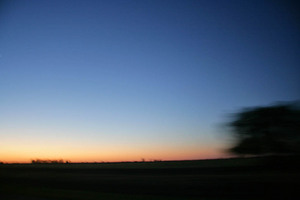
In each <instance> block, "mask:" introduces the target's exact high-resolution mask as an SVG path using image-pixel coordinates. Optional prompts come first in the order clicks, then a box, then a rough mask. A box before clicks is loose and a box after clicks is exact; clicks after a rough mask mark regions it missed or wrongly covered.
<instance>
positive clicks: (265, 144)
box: [229, 104, 300, 155]
mask: <svg viewBox="0 0 300 200" xmlns="http://www.w3.org/2000/svg"><path fill="white" fill-rule="evenodd" d="M229 125H230V126H231V127H232V128H233V134H234V137H235V138H236V141H237V142H236V144H235V145H234V146H233V147H232V148H231V149H230V152H232V153H235V154H239V155H265V154H273V155H274V154H277V155H279V154H299V153H300V110H299V107H297V106H296V105H295V104H284V105H276V106H269V107H257V108H251V109H247V110H244V111H242V112H240V113H237V114H236V115H235V119H234V120H233V121H232V122H231V123H230V124H229Z"/></svg>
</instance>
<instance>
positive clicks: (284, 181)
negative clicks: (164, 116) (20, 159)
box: [0, 156, 300, 200]
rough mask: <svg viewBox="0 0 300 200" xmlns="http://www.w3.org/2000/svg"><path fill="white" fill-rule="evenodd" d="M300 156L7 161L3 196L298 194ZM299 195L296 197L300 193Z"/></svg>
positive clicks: (207, 198)
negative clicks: (57, 161) (221, 158)
mask: <svg viewBox="0 0 300 200" xmlns="http://www.w3.org/2000/svg"><path fill="white" fill-rule="evenodd" d="M299 167H300V165H299V158H297V157H290V156H289V157H286V156H285V157H271V158H270V157H269V158H243V159H224V160H203V161H201V160H200V161H174V162H144V163H101V164H91V163H89V164H34V165H33V164H10V165H8V164H2V165H0V199H12V200H21V199H22V200H54V199H55V200H57V199H78V200H83V199H84V200H89V199H90V200H91V199H131V200H142V199H143V200H149V199H170V200H179V199H200V200H201V199H203V200H217V199H218V200H223V199H224V200H230V199H232V200H233V199H239V200H242V199H297V198H298V197H299V194H300V192H299V190H300V187H299V186H300V168H299ZM294 195H296V196H294Z"/></svg>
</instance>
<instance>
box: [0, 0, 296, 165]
mask: <svg viewBox="0 0 300 200" xmlns="http://www.w3.org/2000/svg"><path fill="white" fill-rule="evenodd" d="M294 2H296V1H294ZM0 6H1V7H0V76H1V78H0V92H1V98H0V110H1V112H0V127H1V128H0V136H1V142H0V144H1V143H3V144H1V145H2V146H3V145H4V143H5V145H4V147H2V149H1V148H0V152H1V153H0V155H1V154H2V155H3V156H4V157H5V156H7V157H8V155H10V156H11V157H13V155H15V157H16V159H17V158H18V159H25V158H27V157H28V156H29V155H30V156H32V154H34V155H35V156H45V157H58V156H59V157H68V158H72V159H75V160H76V159H77V158H75V157H74V156H73V154H72V151H73V152H74V149H75V148H76V147H78V146H80V145H81V146H80V147H81V149H83V150H82V152H86V154H88V153H90V152H97V151H99V152H101V154H95V155H94V157H91V158H88V159H89V160H93V159H94V160H101V159H104V160H105V159H107V160H118V159H122V158H124V159H129V160H130V159H131V160H132V159H139V158H141V157H145V158H149V159H150V158H151V156H152V158H155V159H177V158H178V159H184V158H187V159H190V158H205V157H217V156H221V153H219V150H220V149H222V148H224V146H226V140H225V141H222V140H220V137H219V134H220V133H219V131H220V130H219V129H218V128H216V127H217V126H218V124H219V123H222V122H224V121H225V120H227V118H226V115H227V114H228V113H232V112H236V111H237V110H239V109H240V108H243V107H249V106H258V105H269V104H270V103H274V102H277V101H292V100H297V99H300V98H299V97H300V92H299V91H300V81H299V75H300V73H299V72H300V70H299V53H300V52H299V14H298V13H299V9H298V8H299V7H298V6H297V5H296V4H294V3H293V1H261V0H260V1H221V0H220V1H183V0H182V1H173V0H172V1H171V0H170V1H168V0H160V1H150V0H149V1H147V0H145V1H138V0H134V1H127V0H125V1H64V0H60V1H38V0H34V1H33V0H23V1H21V0H16V1H3V2H2V4H0ZM33 138H34V139H33ZM16 140H17V141H19V143H20V144H19V143H18V142H16ZM32 140H34V141H36V142H35V144H41V143H43V144H45V145H44V146H43V147H41V146H39V145H36V146H35V145H34V144H31V143H30V142H29V141H32ZM26 143H30V144H31V147H30V148H31V150H27V151H28V152H27V154H26V156H27V157H26V156H25V155H23V154H22V153H18V152H19V151H20V152H21V151H23V152H24V151H25V152H26V150H24V149H26V148H27V147H26V145H25V146H24V144H26ZM65 143H67V144H68V145H69V148H68V149H69V152H68V151H67V150H64V148H63V147H62V146H63V144H65ZM21 144H22V145H23V146H24V147H22V148H21V149H20V150H15V146H16V145H18V146H20V145H21ZM22 145H21V146H22ZM54 147H55V152H56V151H57V152H56V153H53V152H54V150H53V149H54ZM100 147H101V148H103V149H101V148H100ZM98 148H100V149H98ZM127 148H128V152H127V151H125V150H124V149H127ZM22 149H23V150H22ZM112 149H114V150H112ZM159 150H160V151H159ZM65 151H66V153H63V152H65ZM156 151H157V152H156ZM4 152H6V153H4ZM9 152H10V154H9ZM35 152H44V154H42V153H41V154H35ZM51 152H52V153H51ZM103 152H107V154H105V153H103ZM109 152H114V153H109ZM124 152H125V153H124ZM126 152H127V153H126ZM137 152H138V153H137ZM155 152H156V153H155ZM83 156H84V155H83ZM159 156H160V158H159ZM77 160H80V159H79V158H78V159H77Z"/></svg>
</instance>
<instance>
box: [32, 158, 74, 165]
mask: <svg viewBox="0 0 300 200" xmlns="http://www.w3.org/2000/svg"><path fill="white" fill-rule="evenodd" d="M31 163H32V164H47V163H48V164H49V163H52V164H62V163H70V161H69V160H63V159H59V160H42V159H36V160H31Z"/></svg>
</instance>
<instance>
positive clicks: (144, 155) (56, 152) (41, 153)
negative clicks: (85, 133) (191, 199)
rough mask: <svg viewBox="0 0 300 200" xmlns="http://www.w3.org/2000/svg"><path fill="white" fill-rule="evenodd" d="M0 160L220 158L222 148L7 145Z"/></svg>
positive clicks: (76, 160) (85, 160)
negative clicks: (82, 147) (39, 146)
mask: <svg viewBox="0 0 300 200" xmlns="http://www.w3.org/2000/svg"><path fill="white" fill-rule="evenodd" d="M2 150H3V148H2ZM0 156H1V160H0V161H1V162H4V163H30V162H31V160H33V159H45V160H46V159H49V160H58V159H63V160H69V161H71V162H121V161H141V160H142V159H144V160H146V161H151V160H197V159H212V158H223V157H224V156H225V155H224V154H222V152H220V151H217V150H213V149H201V148H198V149H185V150H182V149H162V148H157V147H153V148H151V149H149V148H148V149H134V148H122V150H121V149H119V150H118V149H113V148H105V149H103V148H102V149H101V148H99V149H96V148H86V149H80V148H79V149H76V148H70V147H65V148H63V147H61V148H57V147H55V148H54V149H52V148H48V149H46V148H40V149H37V148H27V149H22V148H20V149H15V150H12V149H9V148H7V151H6V152H5V153H3V151H2V153H0Z"/></svg>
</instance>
